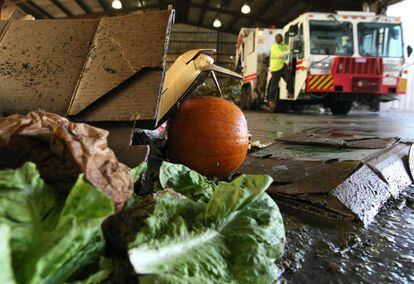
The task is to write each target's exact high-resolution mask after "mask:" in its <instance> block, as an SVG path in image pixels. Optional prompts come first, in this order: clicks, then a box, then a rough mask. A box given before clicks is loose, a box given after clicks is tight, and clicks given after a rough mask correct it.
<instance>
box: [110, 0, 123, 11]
mask: <svg viewBox="0 0 414 284" xmlns="http://www.w3.org/2000/svg"><path fill="white" fill-rule="evenodd" d="M112 8H114V9H122V2H121V1H120V0H114V1H112Z"/></svg>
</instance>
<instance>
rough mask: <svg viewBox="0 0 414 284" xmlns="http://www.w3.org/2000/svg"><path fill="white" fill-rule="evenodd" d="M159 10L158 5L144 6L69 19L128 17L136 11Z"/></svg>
mask: <svg viewBox="0 0 414 284" xmlns="http://www.w3.org/2000/svg"><path fill="white" fill-rule="evenodd" d="M158 8H159V6H158V4H151V5H146V6H145V7H133V8H128V9H122V10H111V11H109V12H94V13H88V14H83V15H77V16H72V17H69V19H96V18H100V17H103V16H121V15H128V14H129V13H131V12H136V11H143V10H144V9H145V10H157V9H158Z"/></svg>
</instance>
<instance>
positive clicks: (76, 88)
mask: <svg viewBox="0 0 414 284" xmlns="http://www.w3.org/2000/svg"><path fill="white" fill-rule="evenodd" d="M101 20H102V18H100V19H99V20H98V21H97V22H96V26H95V32H94V34H93V38H92V40H91V42H90V44H89V50H88V53H87V54H86V58H85V59H86V60H85V62H84V63H83V66H82V70H81V72H80V74H79V78H78V81H77V82H76V86H75V89H74V90H73V93H72V97H71V98H70V102H69V105H68V107H67V109H66V116H69V115H72V113H71V109H72V105H73V101H74V100H75V98H76V94H77V93H78V90H79V86H80V83H81V81H82V78H83V76H84V75H85V71H86V67H87V66H88V64H89V60H90V58H91V52H92V49H93V46H94V43H95V40H96V36H97V34H98V33H97V31H98V27H99V25H100V23H101ZM76 114H77V113H76ZM73 115H75V114H73Z"/></svg>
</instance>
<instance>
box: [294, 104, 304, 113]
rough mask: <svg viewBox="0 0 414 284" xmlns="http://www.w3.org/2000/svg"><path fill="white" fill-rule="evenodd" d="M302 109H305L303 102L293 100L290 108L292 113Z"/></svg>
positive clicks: (300, 111)
mask: <svg viewBox="0 0 414 284" xmlns="http://www.w3.org/2000/svg"><path fill="white" fill-rule="evenodd" d="M304 109H305V106H304V105H303V104H299V103H295V102H293V104H292V110H293V112H294V113H302V112H303V110H304Z"/></svg>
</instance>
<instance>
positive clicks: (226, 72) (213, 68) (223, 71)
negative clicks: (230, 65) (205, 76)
mask: <svg viewBox="0 0 414 284" xmlns="http://www.w3.org/2000/svg"><path fill="white" fill-rule="evenodd" d="M200 70H201V72H208V71H214V72H218V73H220V74H223V75H227V76H230V77H234V78H237V79H240V80H243V76H242V75H240V74H239V73H236V72H234V71H231V70H229V69H226V68H224V67H221V66H218V65H216V64H211V65H208V66H206V67H203V68H201V69H200Z"/></svg>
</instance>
